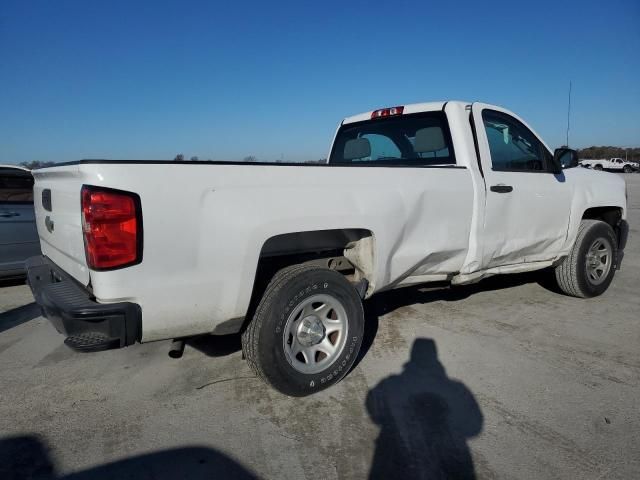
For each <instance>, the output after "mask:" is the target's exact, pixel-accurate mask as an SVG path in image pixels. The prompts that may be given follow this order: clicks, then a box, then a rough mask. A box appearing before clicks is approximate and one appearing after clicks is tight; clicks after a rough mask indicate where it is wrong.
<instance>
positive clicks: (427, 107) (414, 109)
mask: <svg viewBox="0 0 640 480" xmlns="http://www.w3.org/2000/svg"><path fill="white" fill-rule="evenodd" d="M447 103H461V104H463V105H469V104H471V102H462V101H459V100H451V101H440V102H424V103H410V104H407V105H403V107H404V110H403V114H408V113H420V112H435V111H438V110H442V109H443V108H444V106H445V105H446V104H447ZM394 106H395V105H388V106H386V107H380V108H392V107H394ZM376 110H377V109H376ZM376 110H370V111H368V112H363V113H359V114H357V115H352V116H350V117H347V118H345V119H344V120H343V121H342V124H343V125H345V124H347V123H354V122H362V121H365V120H370V119H371V114H372V113H373V112H375V111H376Z"/></svg>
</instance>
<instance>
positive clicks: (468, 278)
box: [28, 101, 628, 396]
mask: <svg viewBox="0 0 640 480" xmlns="http://www.w3.org/2000/svg"><path fill="white" fill-rule="evenodd" d="M577 165H578V160H577V156H576V152H575V151H573V150H568V149H558V150H556V152H555V155H554V154H552V153H551V150H550V149H549V148H548V147H547V145H546V144H545V143H544V142H543V141H542V140H541V139H540V137H539V136H538V135H537V134H536V133H535V132H534V131H533V130H532V129H531V128H530V127H529V126H527V124H526V123H525V122H524V121H523V120H521V119H519V118H518V117H517V116H516V115H514V114H513V113H511V112H509V111H507V110H505V109H503V108H500V107H496V106H491V105H486V104H482V103H473V104H471V103H466V102H459V101H450V102H434V103H420V104H414V105H405V106H398V107H392V108H384V109H380V110H375V111H372V112H366V113H362V114H360V115H355V116H353V117H349V118H346V119H345V120H344V121H343V122H342V123H341V124H340V126H339V128H338V130H337V132H336V135H335V139H334V142H333V145H332V147H331V151H330V154H329V157H328V160H327V163H326V164H321V165H315V164H247V163H240V162H173V161H107V160H83V161H78V162H72V163H67V164H63V165H60V166H56V167H52V168H45V169H41V170H36V171H34V176H35V187H34V194H35V199H36V202H35V205H36V217H37V226H38V232H39V236H40V241H41V246H42V252H43V256H39V257H33V258H32V259H30V261H29V262H28V274H29V283H30V285H31V288H32V290H33V293H34V296H35V298H36V300H37V302H38V303H39V304H40V305H41V306H42V309H43V312H44V314H45V315H46V316H47V317H48V318H49V319H51V321H52V322H53V323H54V325H56V327H57V328H58V330H59V331H60V332H61V333H64V334H65V335H66V336H67V339H66V341H65V342H66V343H67V344H68V345H69V346H71V347H74V348H76V349H79V350H92V349H95V350H98V349H105V348H112V347H122V346H126V345H131V344H133V343H135V342H150V341H154V340H162V339H182V338H185V337H189V336H194V335H203V334H213V335H218V334H229V333H234V332H235V333H237V332H242V345H243V353H244V356H245V358H246V359H247V360H248V362H249V363H250V365H251V367H252V368H253V369H254V370H255V372H256V373H257V374H258V375H259V376H260V377H262V378H263V379H264V380H265V381H267V382H268V383H269V384H271V385H272V386H273V387H275V388H276V389H278V390H279V391H281V392H283V393H285V394H288V395H294V396H302V395H308V394H311V393H313V392H316V391H318V390H320V389H323V388H326V387H328V386H330V385H332V384H334V383H335V382H337V381H338V380H340V379H341V378H342V377H343V376H344V375H345V374H346V373H347V372H348V371H349V369H350V368H351V367H352V365H353V363H354V360H355V359H356V355H357V354H358V351H359V349H360V345H361V341H362V335H363V329H364V322H365V318H364V315H363V308H362V300H363V299H365V298H368V297H371V296H372V295H374V294H376V292H380V291H383V290H389V289H394V288H398V287H403V286H407V285H413V284H420V283H428V282H443V281H444V282H448V283H449V284H451V285H458V284H465V283H471V282H476V281H478V280H480V279H482V278H484V277H487V276H489V275H494V274H504V273H515V272H524V271H531V270H539V269H544V268H554V269H555V277H556V279H557V283H558V286H559V288H560V289H561V290H562V291H564V292H565V293H567V294H568V295H573V296H576V297H593V296H596V295H600V294H601V293H603V292H604V291H605V290H606V289H607V287H608V286H609V284H610V283H611V280H612V277H613V275H614V272H615V270H616V269H617V268H619V266H620V262H621V260H622V254H623V249H624V245H625V241H626V236H627V231H628V226H627V223H626V221H625V218H626V214H627V207H626V191H625V184H624V181H623V180H622V179H621V178H619V177H618V176H616V175H613V174H602V173H600V172H593V171H590V170H588V169H584V168H572V167H575V166H577Z"/></svg>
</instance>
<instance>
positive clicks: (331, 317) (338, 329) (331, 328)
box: [283, 294, 349, 374]
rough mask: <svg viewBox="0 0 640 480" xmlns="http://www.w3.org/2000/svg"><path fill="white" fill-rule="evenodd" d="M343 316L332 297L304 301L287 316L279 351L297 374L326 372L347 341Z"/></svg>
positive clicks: (316, 296) (316, 297) (342, 310)
mask: <svg viewBox="0 0 640 480" xmlns="http://www.w3.org/2000/svg"><path fill="white" fill-rule="evenodd" d="M348 327H349V325H348V319H347V312H346V311H345V308H344V306H343V305H342V303H341V302H340V301H339V300H337V299H336V298H335V297H332V296H330V295H325V294H320V295H312V296H311V297H309V298H306V299H305V300H303V301H302V302H300V304H299V305H298V306H297V307H296V308H295V309H294V310H293V311H292V312H291V314H290V315H289V318H288V319H287V323H286V325H285V328H284V336H283V348H284V352H285V356H286V358H287V361H288V362H289V365H291V366H292V367H293V368H294V369H296V370H297V371H298V372H300V373H306V374H315V373H319V372H322V371H323V370H325V369H327V368H329V367H330V366H331V365H332V364H333V363H334V362H335V361H336V360H337V359H338V357H340V355H341V354H342V351H343V350H344V346H345V344H346V340H347V330H348Z"/></svg>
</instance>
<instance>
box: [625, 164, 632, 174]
mask: <svg viewBox="0 0 640 480" xmlns="http://www.w3.org/2000/svg"><path fill="white" fill-rule="evenodd" d="M622 171H623V172H624V173H632V172H633V168H631V167H630V166H629V165H625V166H624V168H623V169H622Z"/></svg>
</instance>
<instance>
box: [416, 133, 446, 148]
mask: <svg viewBox="0 0 640 480" xmlns="http://www.w3.org/2000/svg"><path fill="white" fill-rule="evenodd" d="M446 147H447V145H446V144H445V143H444V136H443V135H442V129H441V128H440V127H426V128H421V129H420V130H418V131H417V132H416V140H415V143H414V146H413V150H414V151H415V152H416V153H426V152H437V151H438V150H442V149H444V148H446Z"/></svg>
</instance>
